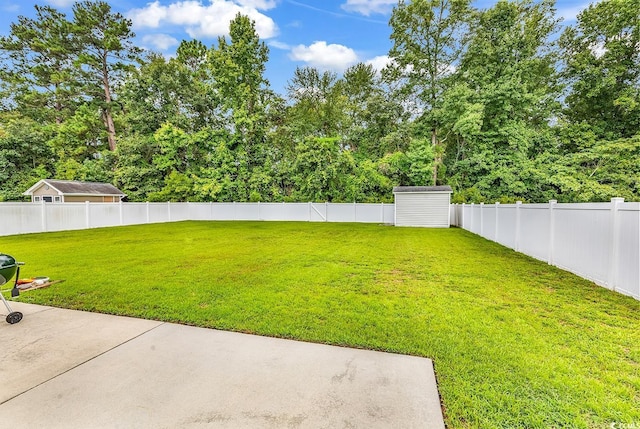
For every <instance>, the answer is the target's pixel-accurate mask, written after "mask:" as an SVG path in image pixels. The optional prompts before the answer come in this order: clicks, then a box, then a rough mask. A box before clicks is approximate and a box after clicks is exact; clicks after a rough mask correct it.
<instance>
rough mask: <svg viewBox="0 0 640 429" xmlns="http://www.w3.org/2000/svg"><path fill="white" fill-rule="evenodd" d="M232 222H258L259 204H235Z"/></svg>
mask: <svg viewBox="0 0 640 429" xmlns="http://www.w3.org/2000/svg"><path fill="white" fill-rule="evenodd" d="M235 205H236V211H235V218H234V219H233V220H260V203H235Z"/></svg>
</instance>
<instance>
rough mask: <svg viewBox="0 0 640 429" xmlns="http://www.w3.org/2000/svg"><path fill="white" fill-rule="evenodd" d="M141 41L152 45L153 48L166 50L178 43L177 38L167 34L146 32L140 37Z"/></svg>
mask: <svg viewBox="0 0 640 429" xmlns="http://www.w3.org/2000/svg"><path fill="white" fill-rule="evenodd" d="M142 42H143V43H145V44H147V45H151V46H153V47H154V48H155V49H157V50H159V51H166V50H167V49H169V48H170V47H172V46H176V45H177V44H178V43H180V42H178V39H176V38H174V37H171V36H169V35H168V34H162V33H159V34H147V35H146V36H144V37H143V38H142Z"/></svg>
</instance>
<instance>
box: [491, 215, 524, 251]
mask: <svg viewBox="0 0 640 429" xmlns="http://www.w3.org/2000/svg"><path fill="white" fill-rule="evenodd" d="M518 206H519V204H518V205H516V204H500V205H499V206H498V208H497V209H496V214H497V216H498V223H497V229H496V239H495V241H496V242H498V243H500V244H502V245H503V246H506V247H509V248H511V249H515V248H516V233H517V228H518V224H517V220H518V212H517V210H519V208H518Z"/></svg>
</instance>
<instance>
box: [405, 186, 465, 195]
mask: <svg viewBox="0 0 640 429" xmlns="http://www.w3.org/2000/svg"><path fill="white" fill-rule="evenodd" d="M398 192H453V189H451V186H447V185H444V186H396V187H394V188H393V193H394V194H395V193H398Z"/></svg>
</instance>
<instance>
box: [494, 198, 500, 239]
mask: <svg viewBox="0 0 640 429" xmlns="http://www.w3.org/2000/svg"><path fill="white" fill-rule="evenodd" d="M499 209H500V201H496V232H495V234H494V235H493V241H495V242H496V243H498V242H499V241H498V227H499V223H498V210H499Z"/></svg>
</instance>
